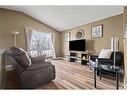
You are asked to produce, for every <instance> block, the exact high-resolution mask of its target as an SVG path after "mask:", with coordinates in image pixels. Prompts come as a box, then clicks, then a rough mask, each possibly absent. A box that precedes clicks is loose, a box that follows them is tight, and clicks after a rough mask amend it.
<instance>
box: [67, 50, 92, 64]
mask: <svg viewBox="0 0 127 95" xmlns="http://www.w3.org/2000/svg"><path fill="white" fill-rule="evenodd" d="M78 55H79V54H78V53H76V52H70V56H69V61H70V62H76V61H80V63H81V64H82V65H87V63H88V61H89V58H90V53H88V52H82V53H81V54H80V56H78Z"/></svg>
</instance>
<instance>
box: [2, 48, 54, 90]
mask: <svg viewBox="0 0 127 95" xmlns="http://www.w3.org/2000/svg"><path fill="white" fill-rule="evenodd" d="M2 58H3V60H5V61H3V62H5V63H3V64H5V65H3V66H5V67H4V68H5V69H3V70H6V66H7V65H11V66H12V68H13V69H14V70H15V71H16V78H17V80H18V81H19V86H20V88H28V89H29V88H37V87H39V86H43V85H44V84H46V83H48V82H50V81H52V80H53V79H55V66H54V65H52V63H51V62H45V55H41V56H37V57H31V56H29V55H28V53H27V52H25V51H24V50H23V49H21V48H16V47H10V48H8V49H7V50H6V51H5V52H4V53H3V56H2ZM5 72H6V71H5Z"/></svg>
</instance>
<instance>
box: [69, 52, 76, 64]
mask: <svg viewBox="0 0 127 95" xmlns="http://www.w3.org/2000/svg"><path fill="white" fill-rule="evenodd" d="M76 60H77V53H70V62H75V61H76Z"/></svg>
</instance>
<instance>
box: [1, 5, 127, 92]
mask: <svg viewBox="0 0 127 95" xmlns="http://www.w3.org/2000/svg"><path fill="white" fill-rule="evenodd" d="M74 10H75V11H74ZM126 16H127V7H125V6H0V18H1V19H0V26H1V27H0V52H4V51H5V50H6V49H8V48H9V49H12V48H10V47H14V46H15V47H17V48H22V49H23V50H25V51H26V52H27V53H28V54H30V55H31V56H32V57H36V56H40V55H41V57H40V58H37V57H36V61H40V62H41V60H42V59H43V58H44V60H46V62H51V63H47V64H50V65H52V66H51V67H50V68H52V69H53V70H52V71H51V72H52V74H54V76H53V78H52V79H49V80H50V81H48V82H46V83H45V82H44V83H42V84H40V83H39V85H36V87H34V86H33V85H34V84H33V85H32V82H31V85H32V86H33V87H34V89H87V90H89V89H90V90H91V89H125V88H126V84H127V82H126V81H127V77H126V73H127V70H126V69H127V67H126V65H124V64H125V63H126V59H125V58H123V57H125V56H126V54H125V52H126V48H127V47H126V42H127V41H126V33H125V34H124V33H123V32H124V30H125V31H126V23H127V19H126ZM97 29H98V30H97ZM96 31H99V32H98V33H99V34H98V33H96ZM123 34H124V35H123ZM115 40H116V43H115ZM38 41H39V42H38ZM78 41H79V42H78ZM82 41H83V42H82ZM35 43H37V44H35ZM75 43H76V44H75ZM113 43H115V45H116V46H115V47H117V49H116V51H115V53H114V51H113V53H114V54H113V55H114V56H115V55H116V56H117V52H120V54H121V56H122V57H121V59H120V60H121V61H119V63H118V62H117V59H116V60H115V58H114V57H113V58H112V63H111V65H112V66H114V65H116V67H117V63H118V64H120V69H119V70H118V71H120V72H118V76H120V78H119V77H117V73H116V72H115V74H116V76H115V74H114V75H110V74H107V73H106V74H103V73H102V74H100V75H98V74H97V75H96V71H97V70H96V68H97V67H96V66H95V67H93V68H91V66H90V62H91V61H90V60H92V59H91V58H92V56H94V55H95V56H96V55H100V53H101V51H102V50H108V52H109V49H112V48H114V44H113ZM112 44H113V45H112ZM38 45H39V46H38ZM77 46H80V47H79V48H74V47H77ZM38 48H39V49H38ZM81 48H82V49H81ZM12 50H13V49H12ZM113 50H114V49H113ZM23 52H24V51H23ZM44 54H45V55H46V58H45V56H42V55H44ZM71 54H72V56H71ZM111 54H112V52H111V50H110V57H111ZM103 55H104V54H103V53H102V56H103ZM32 57H31V58H32ZM42 57H43V58H42ZM110 57H109V59H110ZM116 58H117V57H116ZM119 58H120V57H119V56H118V59H119ZM96 59H98V58H96ZM96 59H94V61H95V62H94V63H95V65H96V63H101V62H100V60H96ZM84 60H85V61H84ZM114 60H115V61H116V62H114ZM31 61H32V59H31ZM70 61H71V62H70ZM97 61H98V62H97ZM8 63H9V62H8ZM8 63H6V65H7V66H6V67H5V68H6V69H7V71H6V73H7V74H6V78H7V79H6V83H5V84H4V87H3V86H2V87H1V88H2V89H22V88H27V87H28V88H33V87H32V86H31V87H30V86H29V85H27V86H26V85H25V84H27V83H26V82H25V84H24V83H23V81H22V83H20V81H19V80H18V81H17V80H16V79H17V74H15V73H14V71H13V70H14V69H11V68H13V65H12V66H10V67H9V65H8ZM10 63H11V62H10ZM82 63H83V64H82ZM107 63H108V62H107ZM1 64H2V63H1ZM2 66H3V65H1V67H2ZM112 66H111V68H110V69H113V70H117V69H116V68H115V69H114V67H112ZM40 67H41V66H40ZM54 67H55V68H54ZM9 70H10V71H9ZM99 70H100V69H99ZM94 72H95V73H94ZM97 72H98V71H97ZM123 72H124V73H123ZM45 73H46V74H47V75H48V74H49V73H48V71H47V72H45ZM99 73H100V72H99ZM113 73H114V71H113ZM119 73H120V74H119ZM42 74H43V73H42ZM93 74H94V75H93ZM32 75H33V74H31V77H29V78H31V80H32V77H33V76H32ZM12 76H13V77H12ZM24 76H25V75H24ZM28 76H29V75H28ZM42 76H43V75H42ZM44 76H46V75H44ZM39 77H41V76H39ZM46 77H47V76H46ZM35 78H37V77H35ZM117 78H118V79H117ZM25 79H27V77H25V78H24V81H25ZM43 79H44V77H43ZM43 79H42V80H43ZM45 79H46V78H45ZM1 80H2V79H1ZM20 80H21V79H20ZM29 80H30V79H29ZM29 80H28V79H27V82H28V81H29ZM47 80H48V78H47ZM34 81H37V82H39V81H41V80H39V79H38V78H37V80H34ZM2 83H3V81H2V82H1V83H0V84H1V85H3V84H2ZM18 83H19V84H18ZM20 84H22V87H21V85H20ZM35 84H36V82H35ZM24 85H25V86H26V87H25V86H24ZM23 86H24V87H23ZM20 87H21V88H20Z"/></svg>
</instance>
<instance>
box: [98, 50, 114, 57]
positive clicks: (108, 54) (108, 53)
mask: <svg viewBox="0 0 127 95" xmlns="http://www.w3.org/2000/svg"><path fill="white" fill-rule="evenodd" d="M111 53H112V52H111V49H102V50H101V52H100V54H99V57H98V58H106V59H110V57H111Z"/></svg>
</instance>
